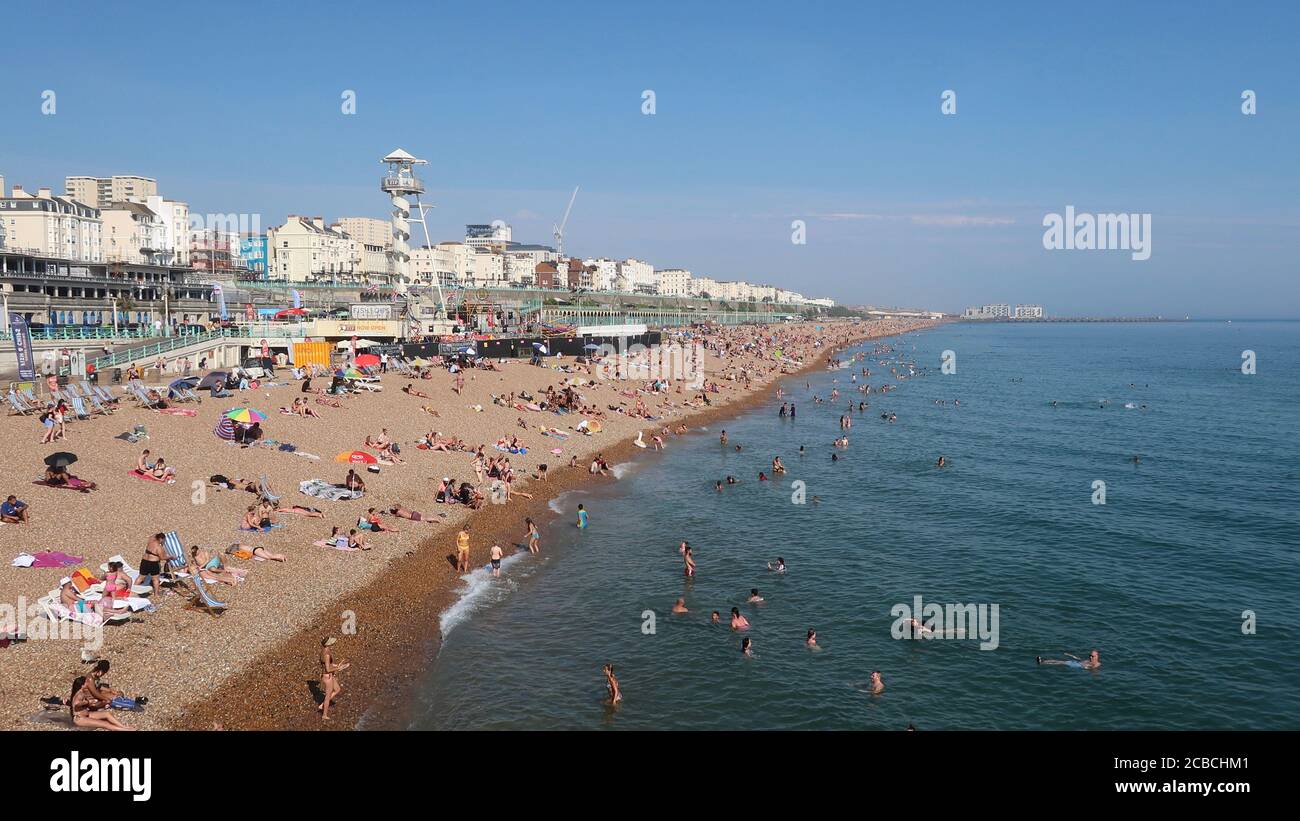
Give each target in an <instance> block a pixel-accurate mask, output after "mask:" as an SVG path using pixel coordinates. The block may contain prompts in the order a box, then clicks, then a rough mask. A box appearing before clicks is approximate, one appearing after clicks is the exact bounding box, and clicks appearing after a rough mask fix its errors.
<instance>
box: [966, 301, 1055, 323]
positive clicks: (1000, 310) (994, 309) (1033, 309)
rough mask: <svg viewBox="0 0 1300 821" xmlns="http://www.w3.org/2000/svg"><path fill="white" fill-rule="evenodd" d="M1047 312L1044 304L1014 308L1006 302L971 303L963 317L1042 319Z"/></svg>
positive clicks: (977, 318)
mask: <svg viewBox="0 0 1300 821" xmlns="http://www.w3.org/2000/svg"><path fill="white" fill-rule="evenodd" d="M1044 316H1046V314H1045V313H1044V312H1043V306H1042V305H1017V306H1016V307H1015V309H1014V310H1013V309H1012V307H1011V306H1010V305H1008V304H1006V303H994V304H991V305H971V306H970V307H968V308H966V310H964V311H962V313H961V318H962V319H975V320H980V319H985V320H987V319H1042V318H1043V317H1044Z"/></svg>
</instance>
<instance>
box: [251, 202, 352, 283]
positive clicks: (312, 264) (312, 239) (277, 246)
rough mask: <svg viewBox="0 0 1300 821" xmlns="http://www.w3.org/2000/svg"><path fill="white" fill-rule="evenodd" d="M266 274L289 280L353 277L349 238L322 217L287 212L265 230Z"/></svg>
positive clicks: (330, 279)
mask: <svg viewBox="0 0 1300 821" xmlns="http://www.w3.org/2000/svg"><path fill="white" fill-rule="evenodd" d="M267 256H268V257H270V258H269V259H268V260H267V267H268V269H269V270H268V275H269V276H270V277H271V278H273V279H281V280H286V281H289V282H308V281H312V280H323V281H333V280H340V279H343V280H351V279H354V278H355V270H356V269H355V268H354V267H353V262H352V260H353V247H352V238H351V237H349V236H348V235H347V234H345V233H343V232H342V231H336V230H334V229H333V228H329V227H327V226H326V225H325V220H324V218H323V217H302V216H298V215H296V214H290V215H289V218H288V219H287V220H285V223H284V225H281V226H279V227H278V228H272V229H271V230H270V231H268V232H267Z"/></svg>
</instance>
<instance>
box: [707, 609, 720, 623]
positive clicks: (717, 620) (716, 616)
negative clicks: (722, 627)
mask: <svg viewBox="0 0 1300 821" xmlns="http://www.w3.org/2000/svg"><path fill="white" fill-rule="evenodd" d="M709 621H710V622H711V623H712V624H719V623H721V622H722V614H721V613H719V612H718V611H717V610H714V611H713V615H711V616H709Z"/></svg>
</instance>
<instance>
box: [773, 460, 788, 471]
mask: <svg viewBox="0 0 1300 821" xmlns="http://www.w3.org/2000/svg"><path fill="white" fill-rule="evenodd" d="M772 472H773V473H785V465H783V464H781V457H780V456H773V457H772Z"/></svg>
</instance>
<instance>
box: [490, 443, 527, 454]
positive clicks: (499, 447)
mask: <svg viewBox="0 0 1300 821" xmlns="http://www.w3.org/2000/svg"><path fill="white" fill-rule="evenodd" d="M492 447H494V448H496V449H497V450H499V451H501V452H502V453H512V454H518V455H523V454H525V453H527V452H528V448H511V447H506V446H505V445H493V446H492Z"/></svg>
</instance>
